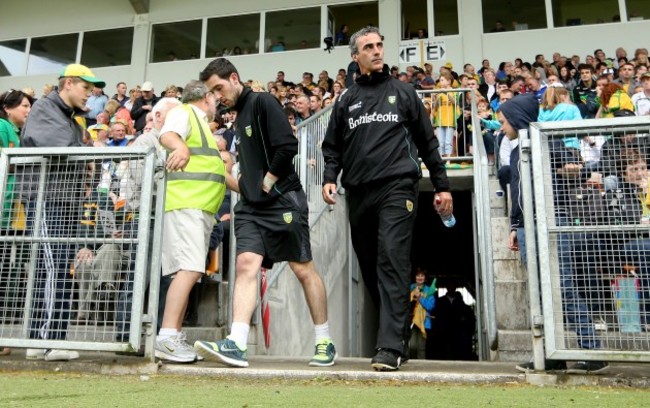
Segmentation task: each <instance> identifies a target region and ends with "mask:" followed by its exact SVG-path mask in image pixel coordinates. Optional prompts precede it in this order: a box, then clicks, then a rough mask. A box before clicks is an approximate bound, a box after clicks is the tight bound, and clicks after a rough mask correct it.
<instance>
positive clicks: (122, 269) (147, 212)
mask: <svg viewBox="0 0 650 408" xmlns="http://www.w3.org/2000/svg"><path fill="white" fill-rule="evenodd" d="M156 165H157V163H156V157H155V153H154V151H153V149H145V148H131V147H128V148H85V147H84V148H47V149H45V148H18V149H3V150H2V152H1V155H0V208H2V209H3V213H2V216H1V228H2V234H0V250H1V251H2V254H1V255H2V256H1V258H2V263H1V264H0V282H1V284H0V291H2V293H1V294H0V319H1V320H0V344H1V345H3V346H8V347H29V348H40V349H51V348H56V349H75V350H93V351H133V350H139V349H140V346H141V344H142V338H141V336H142V334H143V329H147V328H149V329H150V330H147V333H146V335H147V336H149V337H151V336H154V337H155V326H153V329H151V325H152V324H154V325H155V309H156V308H155V304H156V303H157V299H158V298H157V285H152V290H154V291H156V293H152V294H153V296H151V295H150V296H149V298H150V304H149V310H152V302H153V305H154V307H153V317H152V316H151V314H147V315H145V314H144V309H145V306H144V299H145V294H146V287H147V283H148V281H149V276H150V275H151V276H155V278H153V279H152V281H155V282H157V278H158V273H157V272H158V270H159V265H160V263H159V252H160V251H151V250H150V241H151V240H152V239H154V240H155V239H156V237H159V236H160V231H161V224H160V223H159V222H156V223H155V228H156V229H155V230H154V231H152V229H153V228H152V219H153V218H154V217H155V212H154V211H153V210H154V208H153V205H154V200H153V191H154V172H155V167H156ZM159 183H160V181H159ZM163 188H164V187H163ZM159 201H160V202H162V201H163V200H159ZM160 204H161V203H158V205H157V206H156V211H161V210H162V207H161V205H160ZM161 218H162V217H155V219H156V220H159V219H161ZM152 237H153V238H152ZM156 265H157V266H158V267H157V268H156ZM155 282H153V283H155ZM147 325H149V327H147ZM152 345H153V342H152V341H151V342H149V343H148V350H147V353H148V355H149V356H152V348H151V346H152Z"/></svg>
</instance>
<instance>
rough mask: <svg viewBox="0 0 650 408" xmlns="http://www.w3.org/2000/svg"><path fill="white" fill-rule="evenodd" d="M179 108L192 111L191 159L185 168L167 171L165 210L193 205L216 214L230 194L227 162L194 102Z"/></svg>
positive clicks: (186, 207) (187, 207) (188, 138)
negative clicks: (227, 180)
mask: <svg viewBox="0 0 650 408" xmlns="http://www.w3.org/2000/svg"><path fill="white" fill-rule="evenodd" d="M179 109H185V110H186V111H187V112H188V114H189V120H190V134H189V136H188V137H187V138H186V139H185V144H187V147H188V148H189V149H190V161H189V162H188V163H187V167H185V170H184V171H175V172H171V173H167V175H166V177H167V192H166V195H165V211H172V210H180V209H190V208H191V209H198V210H203V211H206V212H209V213H212V214H216V213H217V210H219V207H220V206H221V203H222V202H223V198H224V195H225V194H226V176H225V174H226V166H225V165H224V163H223V160H221V155H220V154H219V148H218V147H217V143H216V142H215V140H214V137H212V132H210V127H209V126H208V124H207V123H206V122H205V120H200V119H199V117H198V115H197V114H196V112H194V109H193V108H192V107H191V106H190V105H187V104H184V105H182V106H180V107H179Z"/></svg>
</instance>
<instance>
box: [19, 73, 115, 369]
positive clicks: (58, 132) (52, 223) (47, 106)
mask: <svg viewBox="0 0 650 408" xmlns="http://www.w3.org/2000/svg"><path fill="white" fill-rule="evenodd" d="M105 85H106V84H105V82H104V81H101V80H99V79H98V78H96V77H95V75H94V74H93V73H92V71H91V70H90V69H88V68H87V67H85V66H83V65H79V64H71V65H68V66H67V67H65V69H64V70H63V71H62V72H61V74H60V75H59V88H58V92H50V94H49V95H47V96H46V97H44V98H41V99H39V100H38V101H37V102H36V103H34V106H32V111H31V112H30V115H29V116H28V117H27V121H26V123H25V126H24V127H23V130H22V141H23V142H22V146H24V147H26V148H30V147H39V148H42V147H80V146H83V129H82V128H81V127H80V126H79V125H78V123H77V122H76V120H75V117H76V116H78V115H83V114H84V110H83V109H84V107H85V106H86V101H87V100H88V97H89V96H90V93H91V91H92V90H93V88H94V87H95V86H99V87H102V88H103V87H104V86H105ZM57 160H59V159H57V158H53V159H52V160H51V161H50V162H49V163H48V176H47V180H46V182H45V194H44V196H43V198H44V201H45V205H44V207H43V208H42V211H41V215H42V219H41V223H40V225H34V221H33V220H35V219H36V217H35V215H36V214H35V212H36V201H37V200H36V195H37V191H38V184H39V180H38V178H39V177H38V176H37V175H38V174H39V171H40V169H39V168H37V165H34V166H25V167H24V168H23V169H24V170H23V171H19V174H18V180H19V183H18V191H19V192H20V195H21V198H22V199H23V200H24V201H25V202H26V203H27V207H28V220H29V222H28V227H29V232H30V233H32V234H34V235H36V236H40V237H50V238H59V239H60V241H61V242H45V243H42V244H41V246H40V248H39V251H38V258H37V259H36V262H37V265H36V273H35V281H34V289H33V293H32V303H31V305H30V306H31V308H30V310H31V315H29V316H25V318H26V319H28V320H29V327H30V335H29V337H30V338H31V339H47V340H65V338H66V334H67V331H68V322H69V320H70V297H71V294H72V278H71V277H70V275H69V267H70V263H71V262H72V261H73V259H74V256H75V247H74V246H73V245H70V244H69V243H67V242H66V239H65V238H72V237H76V236H77V233H76V229H77V222H78V220H79V219H80V214H79V210H80V209H81V203H82V196H83V193H84V190H85V188H84V187H85V186H84V179H85V175H86V172H87V171H86V170H87V169H86V164H85V163H83V162H81V161H67V160H61V161H60V162H57ZM61 238H64V239H61ZM27 298H28V299H29V296H28V297H27ZM26 356H27V358H28V359H32V360H48V361H56V360H60V361H67V360H73V359H76V358H79V353H77V352H76V351H71V350H52V349H47V350H44V349H28V350H27V354H26Z"/></svg>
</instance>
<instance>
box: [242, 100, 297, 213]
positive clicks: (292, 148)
mask: <svg viewBox="0 0 650 408" xmlns="http://www.w3.org/2000/svg"><path fill="white" fill-rule="evenodd" d="M234 109H235V110H236V111H237V120H236V121H235V131H236V132H237V137H236V141H235V143H236V144H237V154H238V159H239V163H240V165H239V166H240V172H241V178H240V179H239V189H240V191H241V194H242V196H243V197H244V200H246V201H247V202H248V203H251V204H254V205H256V204H257V205H263V204H265V203H270V202H272V201H273V200H275V199H276V198H277V197H279V196H280V195H282V194H284V193H286V192H289V191H294V190H300V189H302V186H301V184H300V179H299V178H298V174H297V173H296V169H295V167H294V165H293V158H294V156H295V155H296V154H297V153H298V140H297V139H296V137H295V136H294V135H293V131H292V130H291V125H290V124H289V121H288V120H287V116H286V115H285V113H284V111H283V110H282V107H281V106H280V103H279V102H278V100H277V99H275V98H274V97H273V96H272V95H270V94H267V93H262V92H260V93H256V92H252V91H251V90H250V89H248V88H244V90H243V91H242V94H241V95H240V96H239V99H238V100H237V103H236V105H235V108H234ZM268 171H270V172H271V173H272V174H273V175H275V176H277V177H279V179H278V181H277V182H276V183H275V186H273V189H272V190H271V191H270V192H269V193H268V194H267V193H265V192H264V191H262V183H263V181H264V175H265V174H266V173H267V172H268Z"/></svg>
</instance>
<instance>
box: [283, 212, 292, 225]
mask: <svg viewBox="0 0 650 408" xmlns="http://www.w3.org/2000/svg"><path fill="white" fill-rule="evenodd" d="M282 218H284V222H286V223H287V224H291V221H293V214H292V213H291V212H286V213H284V214H282Z"/></svg>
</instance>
